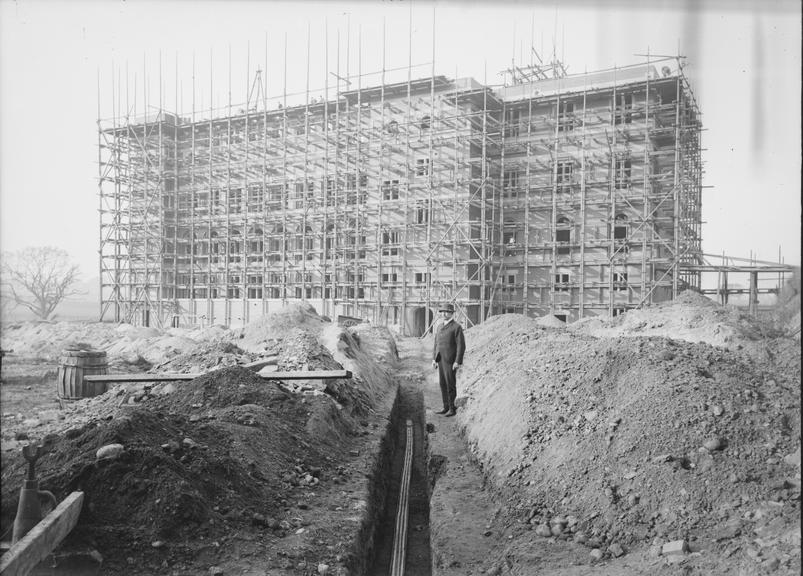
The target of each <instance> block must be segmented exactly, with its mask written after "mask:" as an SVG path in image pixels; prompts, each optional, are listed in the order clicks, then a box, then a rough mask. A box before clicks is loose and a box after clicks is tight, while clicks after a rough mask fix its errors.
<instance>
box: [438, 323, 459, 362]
mask: <svg viewBox="0 0 803 576" xmlns="http://www.w3.org/2000/svg"><path fill="white" fill-rule="evenodd" d="M465 351H466V341H465V339H464V338H463V328H462V327H461V326H460V324H458V323H457V322H455V321H454V320H452V321H451V322H449V323H448V324H441V326H440V328H438V331H437V332H436V333H435V345H434V347H433V350H432V359H433V360H434V361H435V362H439V361H441V360H443V361H444V362H446V363H447V364H454V363H455V362H457V363H458V364H463V353H464V352H465Z"/></svg>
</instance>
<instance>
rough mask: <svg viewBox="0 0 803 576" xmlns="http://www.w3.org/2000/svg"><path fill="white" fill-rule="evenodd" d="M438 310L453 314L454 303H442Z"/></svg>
mask: <svg viewBox="0 0 803 576" xmlns="http://www.w3.org/2000/svg"><path fill="white" fill-rule="evenodd" d="M438 312H451V313H452V314H454V305H452V304H444V305H443V306H441V307H440V308H438Z"/></svg>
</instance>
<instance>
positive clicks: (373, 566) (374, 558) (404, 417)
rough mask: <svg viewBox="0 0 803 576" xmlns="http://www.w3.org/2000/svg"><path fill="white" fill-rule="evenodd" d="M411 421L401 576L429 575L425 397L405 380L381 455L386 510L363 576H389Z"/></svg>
mask: <svg viewBox="0 0 803 576" xmlns="http://www.w3.org/2000/svg"><path fill="white" fill-rule="evenodd" d="M408 420H410V421H411V422H412V438H413V451H412V466H411V471H410V483H409V493H408V494H409V496H408V521H407V532H406V535H407V539H406V553H405V555H404V558H405V561H404V567H405V570H404V574H408V575H413V574H414V575H416V576H430V575H431V574H432V555H431V551H430V540H429V537H430V527H429V497H430V487H429V482H428V477H427V443H426V442H427V440H426V415H425V410H424V396H423V393H422V392H421V390H420V389H419V388H418V387H417V386H416V385H415V383H414V382H410V381H405V382H402V384H401V385H400V386H399V394H398V397H397V401H396V406H395V407H394V410H393V416H392V418H391V423H390V427H389V429H388V442H387V443H386V448H385V450H386V451H385V454H383V457H384V458H386V461H387V463H388V465H387V466H386V467H385V474H386V477H385V478H382V479H380V481H381V482H382V483H384V484H385V486H384V488H385V492H384V495H385V505H384V509H383V512H382V514H381V515H380V516H379V518H378V519H377V524H376V532H375V535H374V547H373V550H372V553H371V561H370V562H369V563H368V568H367V570H366V572H365V574H366V575H368V576H388V575H390V574H391V562H392V556H393V546H394V537H395V527H396V516H397V512H398V507H399V496H400V494H399V490H400V487H401V482H402V471H403V468H404V457H405V449H406V439H407V421H408Z"/></svg>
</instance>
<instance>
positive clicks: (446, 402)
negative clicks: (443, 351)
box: [438, 360, 457, 410]
mask: <svg viewBox="0 0 803 576" xmlns="http://www.w3.org/2000/svg"><path fill="white" fill-rule="evenodd" d="M438 382H439V383H440V385H441V398H442V399H443V408H444V410H454V409H455V406H454V401H455V398H457V372H456V371H455V370H452V365H451V364H448V363H446V362H444V361H443V360H441V361H440V362H438Z"/></svg>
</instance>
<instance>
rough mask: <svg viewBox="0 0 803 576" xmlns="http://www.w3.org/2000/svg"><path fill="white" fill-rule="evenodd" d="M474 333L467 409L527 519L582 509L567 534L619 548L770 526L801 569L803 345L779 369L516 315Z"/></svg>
mask: <svg viewBox="0 0 803 576" xmlns="http://www.w3.org/2000/svg"><path fill="white" fill-rule="evenodd" d="M688 308H693V306H689V303H688V301H687V302H686V303H685V305H684V306H681V310H682V311H683V314H687V313H688V314H690V315H694V316H697V317H705V316H706V314H708V312H709V307H708V306H707V305H706V304H703V306H702V307H696V308H695V309H694V310H689V309H688ZM661 313H663V311H662V312H661ZM628 314H630V313H628ZM659 314H660V313H659ZM643 318H644V319H645V320H646V321H648V322H651V320H650V319H649V316H648V315H647V314H646V312H645V314H644V316H643ZM652 322H654V321H652ZM658 322H661V320H658ZM466 340H467V343H468V350H467V353H466V365H465V373H464V375H463V382H464V383H465V385H464V387H462V386H461V387H459V389H458V390H459V393H460V394H461V396H465V397H466V399H465V406H464V407H463V409H462V410H461V419H462V422H463V424H464V425H465V429H466V435H467V437H468V440H469V442H470V444H471V445H472V448H473V451H474V452H475V454H476V456H477V457H478V459H479V461H480V462H481V463H482V465H483V466H484V467H485V469H486V471H487V472H488V473H489V474H490V475H491V477H492V478H493V479H494V482H495V483H496V484H497V485H498V486H499V487H500V489H501V490H502V491H503V492H505V493H507V494H509V503H510V507H511V509H512V510H513V513H514V514H516V515H517V516H518V517H519V519H520V521H522V522H526V523H528V524H530V525H531V526H533V527H534V526H538V525H540V524H546V525H547V529H549V526H548V525H549V523H550V522H551V521H552V520H553V519H555V518H556V517H562V518H563V519H566V518H569V521H568V522H564V523H563V524H562V526H563V527H562V532H561V531H558V533H559V534H561V536H560V537H563V538H566V537H575V535H576V534H578V533H582V536H577V538H578V539H580V540H583V541H588V542H590V543H592V544H596V545H598V546H599V545H603V550H604V549H605V546H604V545H605V544H610V543H612V542H616V543H618V544H620V545H622V546H624V547H626V548H627V547H630V546H636V545H649V544H650V543H651V542H652V541H653V539H658V540H659V541H663V542H666V541H668V540H675V539H681V538H686V539H691V540H693V541H695V543H696V545H699V544H700V542H705V546H706V548H707V549H708V550H716V551H717V552H720V553H727V551H728V549H732V547H733V546H734V545H735V544H734V542H733V541H732V539H733V538H736V537H737V536H738V535H740V534H741V535H743V536H744V537H745V538H747V539H748V540H749V539H750V538H754V537H755V535H759V536H760V537H762V538H768V539H771V540H772V544H773V545H774V546H776V547H777V549H778V550H780V552H779V553H783V554H787V555H788V556H791V557H792V558H794V559H796V560H795V562H797V566H798V567H799V565H800V549H799V545H800V520H799V517H798V515H799V511H800V509H799V495H800V468H799V459H798V460H797V464H795V461H794V457H790V455H793V454H794V453H795V451H796V450H799V448H800V440H799V435H800V394H799V374H800V371H799V366H800V351H799V349H798V350H797V352H796V358H795V356H794V353H793V352H792V350H791V349H790V350H786V351H785V354H786V356H787V360H788V362H787V363H786V364H785V365H783V366H779V365H777V364H774V363H772V362H766V363H757V362H756V361H755V359H754V358H752V357H750V356H748V355H746V354H745V353H744V352H740V351H730V350H726V349H722V348H715V347H713V346H711V345H709V344H705V343H701V344H692V343H688V342H682V341H675V340H670V339H668V338H644V337H636V336H633V335H631V336H629V337H627V338H602V339H599V338H594V337H591V336H589V335H587V334H584V333H582V332H579V333H578V331H574V333H572V332H565V331H554V330H546V329H544V328H542V327H540V326H538V325H537V321H534V320H531V319H527V318H524V317H522V316H514V315H502V316H498V317H495V318H492V319H491V320H490V321H489V322H487V323H485V324H483V325H481V326H479V327H475V328H472V329H471V330H469V331H468V332H467V335H466ZM795 365H796V366H797V371H794V370H790V367H793V366H795ZM500 376H501V377H500ZM459 402H460V401H459ZM768 541H769V540H768ZM739 545H741V543H740V544H739ZM729 547H730V548H729ZM731 553H732V550H731Z"/></svg>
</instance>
